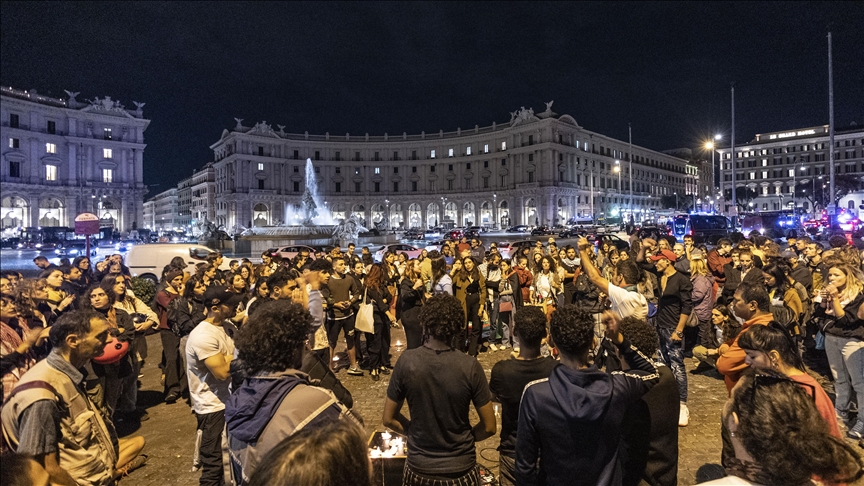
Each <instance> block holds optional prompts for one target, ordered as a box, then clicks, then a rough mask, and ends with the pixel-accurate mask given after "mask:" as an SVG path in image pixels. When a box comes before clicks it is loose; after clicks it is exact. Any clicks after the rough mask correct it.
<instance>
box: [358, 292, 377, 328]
mask: <svg viewBox="0 0 864 486" xmlns="http://www.w3.org/2000/svg"><path fill="white" fill-rule="evenodd" d="M367 291H368V289H367V290H364V291H363V300H362V301H361V302H360V307H359V308H358V309H357V319H356V320H355V321H354V329H357V330H358V331H361V332H368V333H373V334H374V333H375V316H374V313H375V309H374V308H373V307H372V304H367V303H366V292H367Z"/></svg>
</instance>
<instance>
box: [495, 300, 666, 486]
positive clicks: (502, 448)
mask: <svg viewBox="0 0 864 486" xmlns="http://www.w3.org/2000/svg"><path fill="white" fill-rule="evenodd" d="M514 319H515V322H516V325H515V327H514V330H513V335H514V336H517V337H518V338H519V342H520V344H521V345H522V347H521V348H520V350H519V357H518V358H513V357H511V358H510V359H507V360H503V361H499V362H498V363H496V364H495V366H494V367H493V368H492V377H491V379H490V380H489V390H490V391H491V392H492V400H493V401H496V402H500V403H501V408H502V409H503V410H502V412H501V444H500V445H499V446H498V452H499V461H500V462H499V465H498V471H499V478H498V481H499V484H501V486H512V485H515V484H516V477H515V475H514V470H515V468H516V425H517V424H518V422H519V401H520V400H521V399H522V391H523V390H524V389H525V385H527V384H528V383H531V382H532V381H534V380H542V379H543V378H549V374H550V373H551V372H552V369H553V368H555V367H556V366H558V361H556V360H555V359H553V358H552V357H548V356H547V357H543V356H541V355H540V342H541V341H542V340H543V338H544V337H546V315H545V314H544V313H543V311H542V310H541V309H540V308H539V307H537V306H528V307H522V308H520V309H519V310H517V311H516V315H515V316H514ZM676 426H677V424H676Z"/></svg>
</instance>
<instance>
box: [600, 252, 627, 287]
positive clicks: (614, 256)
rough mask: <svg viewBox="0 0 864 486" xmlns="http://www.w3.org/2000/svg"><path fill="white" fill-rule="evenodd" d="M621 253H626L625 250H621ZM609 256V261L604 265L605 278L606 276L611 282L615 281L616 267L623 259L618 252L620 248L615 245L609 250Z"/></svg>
mask: <svg viewBox="0 0 864 486" xmlns="http://www.w3.org/2000/svg"><path fill="white" fill-rule="evenodd" d="M621 253H624V252H621ZM608 257H609V258H608V262H609V263H608V264H606V266H604V267H603V278H605V279H606V280H608V281H610V282H614V281H615V273H616V272H615V267H616V266H617V265H618V262H620V261H621V254H620V253H618V249H617V248H615V247H614V246H613V247H612V249H611V250H609V255H608Z"/></svg>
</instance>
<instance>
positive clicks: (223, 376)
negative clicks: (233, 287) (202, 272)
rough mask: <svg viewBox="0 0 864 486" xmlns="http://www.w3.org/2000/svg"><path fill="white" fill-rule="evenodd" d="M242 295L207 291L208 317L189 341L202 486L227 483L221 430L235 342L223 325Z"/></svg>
mask: <svg viewBox="0 0 864 486" xmlns="http://www.w3.org/2000/svg"><path fill="white" fill-rule="evenodd" d="M241 298H242V296H240V295H237V294H235V293H233V292H229V291H228V289H226V288H225V287H222V286H212V287H210V288H208V289H207V291H206V292H204V299H203V300H204V305H205V306H206V307H207V318H206V319H204V321H203V322H202V323H201V324H199V325H198V326H196V327H195V329H193V330H192V332H191V333H190V334H189V340H188V341H187V342H186V350H185V352H186V375H187V376H188V378H189V398H190V399H191V401H192V412H194V413H195V417H196V418H197V420H198V430H199V431H200V433H201V438H200V446H199V449H198V453H199V458H200V461H201V479H200V480H199V484H201V486H222V485H224V484H225V481H224V477H223V470H222V429H224V428H225V402H226V401H227V400H228V397H229V396H230V394H231V391H230V389H229V386H230V384H231V373H230V367H231V361H232V360H233V359H234V342H233V341H232V340H231V338H230V337H228V334H227V333H226V332H225V329H224V328H223V327H222V325H223V324H224V323H225V321H226V320H228V319H230V318H232V317H233V316H234V314H235V312H236V308H237V304H239V303H240V299H241Z"/></svg>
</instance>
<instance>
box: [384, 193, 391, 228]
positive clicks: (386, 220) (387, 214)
mask: <svg viewBox="0 0 864 486" xmlns="http://www.w3.org/2000/svg"><path fill="white" fill-rule="evenodd" d="M384 204H386V205H387V211H385V212H384V224H386V226H385V228H386V230H385V231H388V230H389V229H390V200H389V199H385V200H384Z"/></svg>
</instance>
